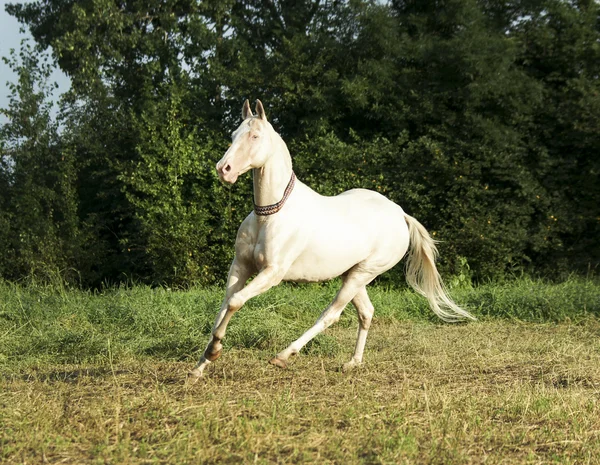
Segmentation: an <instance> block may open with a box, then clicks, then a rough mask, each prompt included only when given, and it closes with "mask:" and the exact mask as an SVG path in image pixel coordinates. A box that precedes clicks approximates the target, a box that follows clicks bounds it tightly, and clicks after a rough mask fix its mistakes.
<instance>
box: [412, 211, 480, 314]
mask: <svg viewBox="0 0 600 465" xmlns="http://www.w3.org/2000/svg"><path fill="white" fill-rule="evenodd" d="M404 218H405V219H406V223H407V224H408V232H409V234H410V250H409V253H408V258H407V262H406V280H407V281H408V284H410V285H411V287H412V288H413V289H414V290H415V291H417V292H418V293H419V294H421V295H422V296H424V297H426V298H427V300H428V301H429V305H430V307H431V309H432V310H433V311H434V313H435V314H436V315H437V316H439V317H440V318H441V319H442V320H444V321H448V322H455V321H459V320H463V319H465V318H470V319H472V320H475V317H474V316H472V315H471V314H470V313H469V312H467V311H466V310H463V309H462V308H460V307H459V306H458V305H456V304H455V303H454V302H453V301H452V299H450V297H448V294H447V293H446V289H445V287H444V283H443V282H442V278H441V276H440V274H439V272H438V270H437V268H436V266H435V259H436V258H437V256H438V250H437V247H436V246H435V242H436V241H434V240H433V239H432V238H431V236H430V235H429V233H428V232H427V230H426V229H425V227H424V226H423V225H422V224H421V223H419V222H418V221H417V220H416V219H415V218H413V217H412V216H410V215H407V214H404Z"/></svg>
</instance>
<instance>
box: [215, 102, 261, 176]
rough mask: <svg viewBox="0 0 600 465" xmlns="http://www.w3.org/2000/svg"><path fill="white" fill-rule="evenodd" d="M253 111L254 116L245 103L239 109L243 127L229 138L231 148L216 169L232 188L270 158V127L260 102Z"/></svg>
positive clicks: (240, 126) (248, 104) (248, 105)
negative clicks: (240, 109)
mask: <svg viewBox="0 0 600 465" xmlns="http://www.w3.org/2000/svg"><path fill="white" fill-rule="evenodd" d="M254 111H255V112H256V115H253V114H252V110H251V109H250V103H249V102H248V100H246V101H245V102H244V106H243V107H242V119H243V121H242V124H240V125H239V126H238V128H237V129H236V130H235V131H234V132H233V134H232V135H231V145H230V147H229V149H228V150H227V152H225V155H223V158H221V160H219V162H218V163H217V166H216V168H217V173H218V174H219V178H220V179H221V181H224V182H226V183H229V184H233V183H234V182H236V181H237V178H238V177H239V176H240V175H242V174H244V173H246V172H247V171H249V170H251V169H253V168H260V167H262V166H264V164H265V163H266V161H267V160H268V158H269V156H270V155H271V152H272V150H271V144H272V141H271V133H272V132H273V127H272V126H271V124H270V123H269V122H268V121H267V116H266V115H265V109H264V108H263V105H262V103H261V101H260V100H257V101H256V107H255V109H254Z"/></svg>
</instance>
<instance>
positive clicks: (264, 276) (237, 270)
mask: <svg viewBox="0 0 600 465" xmlns="http://www.w3.org/2000/svg"><path fill="white" fill-rule="evenodd" d="M234 263H235V261H234ZM232 277H233V278H232ZM242 277H243V280H242V279H241V278H242ZM249 277H250V272H249V271H248V269H247V268H243V267H234V266H233V264H232V267H231V271H230V277H229V279H228V287H227V293H226V296H225V299H224V300H223V305H222V306H221V310H220V311H219V314H218V315H217V318H216V320H215V324H214V326H213V331H212V338H211V340H210V342H209V343H208V345H207V346H206V350H205V351H204V355H203V356H202V357H201V358H200V361H199V362H198V364H197V365H196V367H195V368H194V369H193V370H192V371H191V373H190V376H191V377H194V378H196V379H197V378H200V377H201V376H202V373H203V372H204V369H205V368H206V366H207V365H208V364H210V363H211V362H212V361H214V360H216V359H217V358H219V356H220V355H221V352H222V350H223V346H222V344H221V341H222V340H223V338H224V337H225V332H226V330H227V325H228V324H229V321H230V320H231V317H232V316H233V314H234V313H235V312H237V311H238V310H239V309H240V308H242V306H243V305H244V304H245V303H246V302H247V301H248V300H250V299H251V298H252V297H256V296H257V295H260V294H262V293H263V292H266V291H268V290H269V289H270V288H271V287H273V286H276V285H277V284H279V283H280V282H281V280H282V278H283V273H282V272H281V270H280V268H279V267H276V266H267V267H266V268H264V269H263V270H261V271H260V272H259V273H258V274H257V275H256V276H255V277H254V279H253V280H252V281H251V282H250V283H248V285H247V286H245V287H244V283H245V282H246V280H247V279H248V278H249Z"/></svg>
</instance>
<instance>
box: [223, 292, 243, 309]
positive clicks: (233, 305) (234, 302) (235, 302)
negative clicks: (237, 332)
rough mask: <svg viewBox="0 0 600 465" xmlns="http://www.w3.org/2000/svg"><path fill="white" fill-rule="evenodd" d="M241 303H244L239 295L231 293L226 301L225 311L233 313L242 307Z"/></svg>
mask: <svg viewBox="0 0 600 465" xmlns="http://www.w3.org/2000/svg"><path fill="white" fill-rule="evenodd" d="M242 305H244V301H243V299H242V298H241V297H240V296H239V295H237V294H233V295H232V296H231V298H230V299H229V302H227V311H228V312H232V313H235V312H237V311H238V310H239V309H240V308H242Z"/></svg>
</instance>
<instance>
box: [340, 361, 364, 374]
mask: <svg viewBox="0 0 600 465" xmlns="http://www.w3.org/2000/svg"><path fill="white" fill-rule="evenodd" d="M360 365H361V364H360V363H356V362H355V361H354V360H351V361H349V362H348V363H344V365H343V366H342V371H343V372H344V373H348V372H349V371H352V370H354V369H356V368H358V367H359V366H360Z"/></svg>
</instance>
